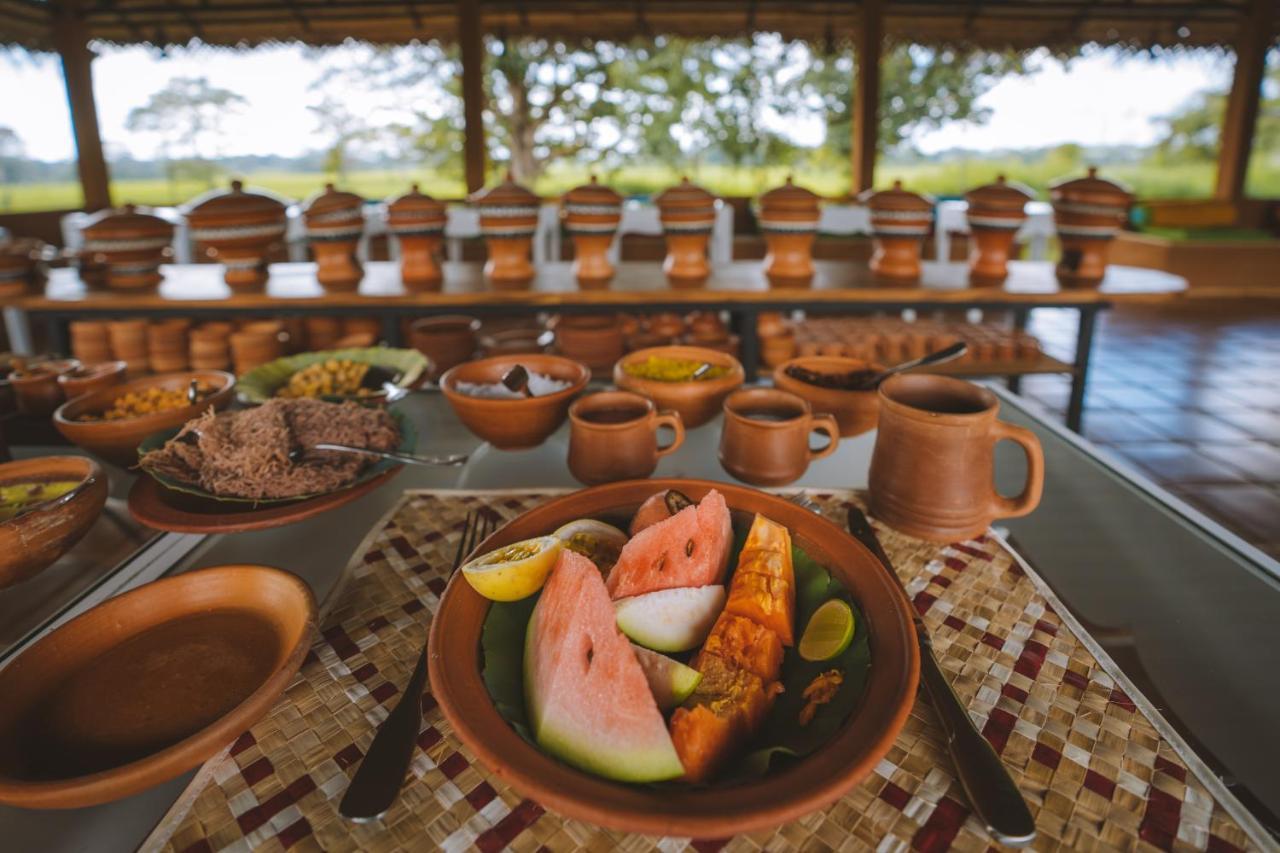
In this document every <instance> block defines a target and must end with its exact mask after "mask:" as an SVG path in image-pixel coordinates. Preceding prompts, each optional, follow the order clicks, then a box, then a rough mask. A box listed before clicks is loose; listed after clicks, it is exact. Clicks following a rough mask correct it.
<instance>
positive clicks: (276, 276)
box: [4, 261, 1187, 313]
mask: <svg viewBox="0 0 1280 853" xmlns="http://www.w3.org/2000/svg"><path fill="white" fill-rule="evenodd" d="M816 267H817V275H816V276H815V279H814V283H813V287H812V288H811V289H805V290H794V289H793V290H776V289H771V288H770V287H769V285H768V283H767V282H766V281H765V278H764V275H763V274H762V273H761V265H760V262H759V261H734V262H733V263H731V264H726V265H722V266H719V267H717V268H716V269H715V271H714V273H713V274H712V276H711V278H710V280H708V281H707V283H706V285H705V286H704V287H702V288H698V289H693V290H673V289H671V288H670V287H669V286H668V284H667V280H666V277H665V276H664V275H663V274H662V270H661V268H660V266H659V265H658V264H657V263H654V262H624V263H621V264H619V265H618V272H617V275H616V276H615V278H614V280H613V282H612V284H611V286H610V288H609V289H608V290H602V291H582V290H579V289H578V287H577V284H576V283H575V281H574V278H573V273H572V269H571V266H570V264H568V263H550V264H543V265H542V266H541V267H539V269H538V274H537V278H535V280H534V282H533V284H532V286H531V288H530V289H529V290H527V291H494V290H492V289H491V288H490V287H489V286H488V284H487V283H486V282H485V281H484V277H483V274H482V272H481V266H480V264H477V263H455V262H450V263H446V264H445V265H444V271H445V272H444V276H445V278H444V288H443V290H442V291H441V292H439V293H409V292H406V291H405V289H404V287H403V285H402V284H401V282H400V271H399V265H398V264H397V263H395V262H392V261H371V262H369V263H367V264H366V265H365V277H364V281H362V282H361V284H360V289H359V291H358V292H356V293H326V292H325V291H324V290H323V289H322V288H321V287H320V285H319V284H318V283H317V282H316V279H315V264H312V263H282V264H273V265H272V266H271V275H270V279H269V280H268V282H267V288H266V292H265V293H261V294H232V293H231V291H230V289H229V288H228V287H227V286H226V284H224V283H223V280H222V274H223V271H222V267H221V266H220V265H218V264H185V265H167V266H164V267H162V268H161V270H162V272H163V273H164V276H165V280H164V282H163V283H162V284H161V285H160V288H159V290H158V291H155V292H150V293H120V292H114V291H102V290H99V291H90V290H88V289H86V288H85V286H84V284H83V283H82V282H81V281H80V279H79V277H78V275H77V274H76V271H75V270H73V269H56V270H53V271H52V274H51V275H50V278H49V281H48V284H47V285H46V286H45V289H44V293H42V294H33V295H29V296H21V297H15V298H11V299H9V300H6V301H5V302H4V305H6V306H8V307H16V308H21V309H25V310H27V311H31V312H37V313H38V312H65V311H76V312H80V311H110V312H119V311H128V310H164V309H173V310H182V309H184V308H189V309H194V308H203V309H213V308H237V309H259V310H268V309H281V308H306V307H324V308H361V307H366V308H369V307H406V308H408V307H416V308H461V307H464V306H467V305H485V304H492V305H510V306H513V307H514V306H532V307H538V306H548V307H551V306H557V305H566V304H574V305H600V306H611V307H616V308H625V307H634V308H639V307H643V306H645V305H647V304H654V303H656V302H661V303H664V304H676V305H679V304H686V303H687V304H705V303H708V302H714V303H724V304H725V306H726V307H729V306H730V305H735V304H736V305H742V306H743V307H748V306H750V307H760V308H768V307H769V306H771V305H777V306H780V307H781V306H787V307H795V306H796V304H797V303H829V304H832V305H845V304H847V305H850V306H856V305H859V304H869V303H884V302H906V303H919V304H938V305H946V304H953V305H961V304H965V303H972V302H984V303H1007V304H1010V305H1016V304H1019V303H1035V304H1038V305H1063V306H1069V305H1087V304H1091V303H1096V302H1120V301H1125V302H1132V301H1159V300H1165V299H1170V298H1173V297H1176V296H1178V295H1180V294H1182V293H1183V292H1185V291H1186V289H1187V282H1186V280H1185V279H1183V278H1181V277H1179V276H1175V275H1170V274H1168V273H1164V272H1160V271H1158V270H1148V269H1139V268H1137V267H1122V266H1112V267H1110V268H1109V269H1108V271H1107V277H1106V279H1105V280H1104V281H1103V283H1102V286H1101V287H1100V288H1097V289H1081V290H1069V289H1062V288H1060V287H1059V286H1058V282H1057V279H1056V278H1055V277H1054V272H1053V265H1052V264H1051V263H1050V262H1048V261H1014V262H1012V263H1010V265H1009V271H1010V272H1009V278H1008V280H1007V281H1006V282H1005V284H1004V286H1003V287H988V288H971V287H969V285H968V269H967V265H966V264H964V263H962V262H929V261H926V262H925V264H924V275H923V277H922V280H921V282H920V283H919V285H916V286H905V285H900V284H886V283H883V282H880V281H876V280H875V279H873V277H872V275H871V272H870V270H869V269H867V265H866V264H865V263H861V262H846V261H819V262H817V263H816Z"/></svg>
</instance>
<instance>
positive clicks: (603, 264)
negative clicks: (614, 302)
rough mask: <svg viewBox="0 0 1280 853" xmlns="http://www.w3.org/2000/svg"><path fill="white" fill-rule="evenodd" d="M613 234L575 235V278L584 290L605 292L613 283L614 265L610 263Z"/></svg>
mask: <svg viewBox="0 0 1280 853" xmlns="http://www.w3.org/2000/svg"><path fill="white" fill-rule="evenodd" d="M612 242H613V235H612V234H575V235H573V276H574V278H576V279H577V281H578V287H579V288H581V289H582V290H604V289H606V288H607V287H608V286H609V282H611V281H613V273H614V269H613V264H611V263H609V255H608V252H609V245H610V244H611V243H612Z"/></svg>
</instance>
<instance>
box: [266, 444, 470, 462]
mask: <svg viewBox="0 0 1280 853" xmlns="http://www.w3.org/2000/svg"><path fill="white" fill-rule="evenodd" d="M313 450H328V451H333V452H336V453H358V454H360V455H362V456H377V457H378V458H380V459H389V460H391V461H392V462H404V463H406V464H408V465H461V464H462V463H464V462H466V461H467V454H465V453H451V454H449V455H448V456H419V455H418V454H416V453H401V452H400V451H398V450H372V449H370V448H367V447H351V446H350V445H346V444H330V443H328V442H320V443H319V444H312V445H310V446H309V447H295V448H294V449H293V450H290V451H289V461H290V462H291V463H293V464H295V465H296V464H298V463H299V462H301V461H302V460H303V459H305V458H306V456H307V454H308V453H310V452H311V451H313Z"/></svg>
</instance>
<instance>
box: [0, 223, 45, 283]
mask: <svg viewBox="0 0 1280 853" xmlns="http://www.w3.org/2000/svg"><path fill="white" fill-rule="evenodd" d="M48 255H49V249H48V246H47V245H46V244H45V242H44V241H43V240H37V239H35V238H33V237H19V238H16V239H9V240H0V296H21V295H22V294H24V293H26V292H27V290H28V289H29V288H32V287H35V286H37V285H39V284H41V283H42V282H43V281H44V274H43V271H42V269H41V262H42V261H44V260H45V259H46V257H47V256H48Z"/></svg>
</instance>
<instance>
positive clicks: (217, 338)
mask: <svg viewBox="0 0 1280 853" xmlns="http://www.w3.org/2000/svg"><path fill="white" fill-rule="evenodd" d="M230 338H231V324H230V323H224V322H214V323H202V324H200V325H199V326H196V327H195V328H194V329H192V330H191V331H190V332H189V333H188V335H187V343H188V353H189V355H190V361H191V369H192V370H228V369H230V367H231V341H230Z"/></svg>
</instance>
